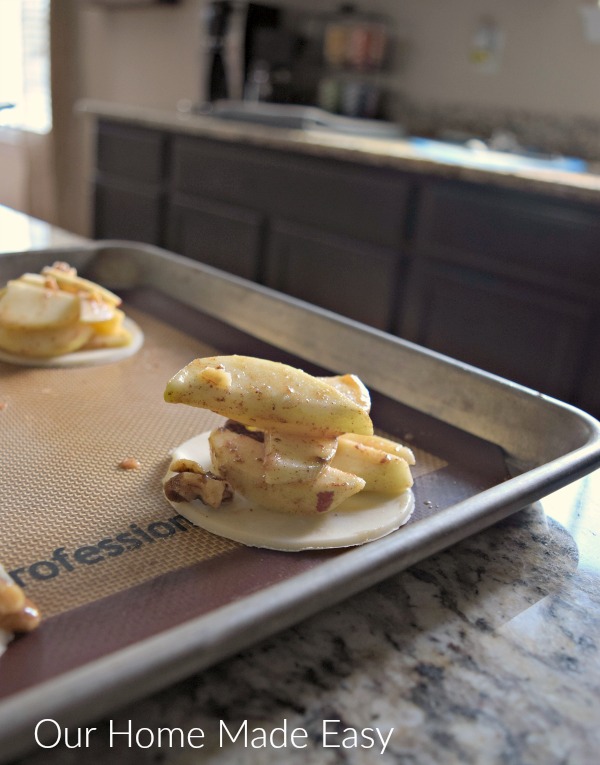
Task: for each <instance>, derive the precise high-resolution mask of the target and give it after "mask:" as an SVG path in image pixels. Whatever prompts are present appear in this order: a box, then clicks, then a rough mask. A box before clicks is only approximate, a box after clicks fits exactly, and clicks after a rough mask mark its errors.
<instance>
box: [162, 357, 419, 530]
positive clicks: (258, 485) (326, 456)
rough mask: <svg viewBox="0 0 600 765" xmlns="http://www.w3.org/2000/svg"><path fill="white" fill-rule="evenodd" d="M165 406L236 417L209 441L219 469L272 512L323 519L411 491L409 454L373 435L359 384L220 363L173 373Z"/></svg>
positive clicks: (202, 362)
mask: <svg viewBox="0 0 600 765" xmlns="http://www.w3.org/2000/svg"><path fill="white" fill-rule="evenodd" d="M165 400H166V401H168V402H171V403H184V404H189V405H191V406H197V407H201V408H206V409H210V410H211V411H213V412H216V413H217V414H221V415H223V416H225V417H227V418H229V419H228V421H227V422H226V423H225V425H224V426H222V427H220V428H217V429H216V430H213V431H212V432H211V433H210V435H209V437H208V443H209V448H210V458H211V464H212V470H213V471H214V473H215V474H216V475H218V476H219V477H220V478H221V479H224V480H225V481H226V482H227V484H228V485H229V486H230V487H231V489H232V490H233V491H234V492H238V493H239V494H240V495H242V496H243V497H244V498H245V499H246V500H248V501H250V502H252V503H256V505H258V506H260V507H262V508H265V509H267V510H273V511H277V512H286V513H292V514H306V515H320V514H322V513H327V512H330V511H331V510H333V509H334V508H336V507H339V506H340V505H342V503H344V502H345V501H346V500H347V499H349V498H350V497H352V496H353V495H356V494H358V493H359V492H362V491H363V490H364V491H368V492H376V493H381V494H385V495H388V496H390V495H400V494H402V493H403V492H405V491H406V490H407V489H409V488H410V487H411V486H412V484H413V479H412V475H411V472H410V465H412V464H414V456H413V454H412V452H411V450H410V449H408V448H407V447H405V446H403V445H401V444H397V443H395V442H393V441H390V440H389V439H386V438H383V437H381V436H377V435H374V434H373V424H372V422H371V418H370V415H369V412H370V396H369V393H368V390H367V389H366V387H365V386H364V385H363V383H362V382H361V381H360V380H359V378H358V377H356V376H355V375H341V376H336V377H313V376H311V375H309V374H307V373H305V372H303V371H302V370H299V369H295V368H293V367H290V366H288V365H286V364H281V363H278V362H272V361H267V360H264V359H256V358H253V357H247V356H213V357H208V358H204V359H196V360H194V361H192V362H191V363H190V364H188V365H187V366H186V367H185V368H184V369H182V370H181V371H180V372H179V373H178V374H176V375H175V376H174V377H173V378H172V379H171V380H170V381H169V383H168V384H167V387H166V390H165ZM170 470H171V471H172V472H176V467H174V466H173V465H172V466H171V468H170ZM177 480H180V479H177ZM172 481H174V479H173V478H172V479H170V481H168V482H167V483H166V484H165V492H166V493H167V496H168V498H170V499H172V496H173V492H172V490H171V489H172V483H171V482H172ZM198 498H199V499H203V498H202V497H201V496H199V497H198ZM203 501H204V500H203ZM212 506H213V507H214V505H212Z"/></svg>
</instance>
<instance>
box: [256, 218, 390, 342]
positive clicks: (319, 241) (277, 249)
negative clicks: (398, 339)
mask: <svg viewBox="0 0 600 765" xmlns="http://www.w3.org/2000/svg"><path fill="white" fill-rule="evenodd" d="M397 259H398V258H397V254H396V253H395V252H392V251H390V250H385V249H383V248H380V247H374V246H373V245H365V244H364V243H362V242H356V241H353V240H350V239H347V238H344V237H337V236H332V235H329V234H323V233H317V232H314V231H310V230H308V229H305V228H303V227H301V226H298V225H295V224H293V223H289V222H287V221H277V223H276V224H275V225H274V226H273V227H272V229H271V231H270V234H269V243H268V247H267V263H266V283H267V285H268V286H270V287H273V288H274V289H277V290H280V291H281V292H285V293H287V294H288V295H293V296H294V297H297V298H300V299H302V300H306V301H308V302H309V303H313V304H314V305H319V306H321V307H322V308H328V309H329V310H331V311H335V312H336V313H339V314H342V315H344V316H348V317H350V318H351V319H356V320H357V321H361V322H363V323H365V324H370V325H372V326H374V327H378V328H380V329H385V330H388V329H389V327H390V324H391V319H392V314H393V308H392V304H393V300H394V284H395V283H396V274H397V270H398V263H397Z"/></svg>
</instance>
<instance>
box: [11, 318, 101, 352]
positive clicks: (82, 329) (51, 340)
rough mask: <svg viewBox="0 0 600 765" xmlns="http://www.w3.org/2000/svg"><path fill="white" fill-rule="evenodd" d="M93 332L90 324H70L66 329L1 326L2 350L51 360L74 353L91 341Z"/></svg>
mask: <svg viewBox="0 0 600 765" xmlns="http://www.w3.org/2000/svg"><path fill="white" fill-rule="evenodd" d="M92 334H93V330H92V328H91V327H90V325H89V324H79V323H77V322H76V323H75V324H69V325H67V326H66V327H48V328H44V329H21V328H19V327H3V326H2V325H0V348H1V349H2V350H4V351H7V352H8V353H11V354H13V355H15V356H23V357H27V358H50V357H52V356H61V355H63V354H66V353H74V352H75V351H78V350H79V349H80V348H83V346H84V345H85V344H86V343H87V342H88V341H89V340H90V338H91V337H92Z"/></svg>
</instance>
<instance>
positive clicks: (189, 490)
mask: <svg viewBox="0 0 600 765" xmlns="http://www.w3.org/2000/svg"><path fill="white" fill-rule="evenodd" d="M171 470H173V471H175V472H176V473H177V474H176V475H174V476H172V477H171V478H169V480H168V481H167V482H166V483H165V487H164V490H165V496H166V498H167V499H168V500H169V501H171V502H193V501H194V500H195V499H199V500H200V501H201V502H203V503H204V504H205V505H208V506H209V507H213V508H215V509H216V508H218V507H220V506H221V504H222V503H223V502H226V501H227V500H229V499H231V498H232V497H233V492H232V490H231V488H230V486H229V484H228V483H227V481H225V480H223V478H220V477H219V476H216V475H215V474H214V473H211V472H206V471H204V470H202V468H201V467H200V465H198V463H197V462H194V461H193V460H175V461H174V462H173V464H172V465H171Z"/></svg>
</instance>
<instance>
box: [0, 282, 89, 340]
mask: <svg viewBox="0 0 600 765" xmlns="http://www.w3.org/2000/svg"><path fill="white" fill-rule="evenodd" d="M78 319H79V298H78V297H77V296H76V295H72V294H70V293H67V292H62V291H61V290H50V289H45V288H43V287H39V286H35V285H33V284H30V283H28V282H24V281H20V280H18V279H15V280H13V281H9V282H8V284H7V285H6V291H5V293H4V295H3V296H2V298H1V299H0V324H3V325H4V326H5V327H20V328H22V329H42V328H43V329H47V328H50V327H64V326H66V325H68V324H73V323H74V322H76V321H77V320H78Z"/></svg>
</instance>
